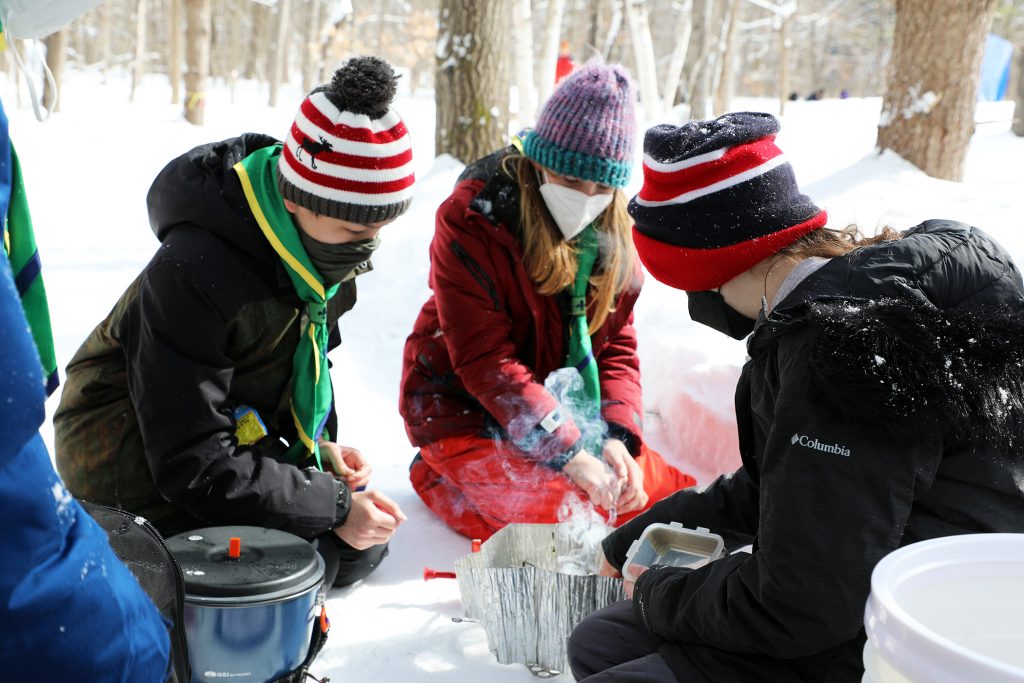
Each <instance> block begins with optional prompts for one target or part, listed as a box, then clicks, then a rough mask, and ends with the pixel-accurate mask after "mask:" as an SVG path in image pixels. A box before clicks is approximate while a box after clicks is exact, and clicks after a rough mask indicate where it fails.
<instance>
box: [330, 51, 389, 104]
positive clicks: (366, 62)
mask: <svg viewBox="0 0 1024 683" xmlns="http://www.w3.org/2000/svg"><path fill="white" fill-rule="evenodd" d="M397 83H398V76H396V75H395V72H394V70H393V69H392V68H391V65H390V64H388V63H387V62H385V61H384V60H383V59H380V58H379V57H353V58H352V59H350V60H348V61H347V62H345V63H344V64H343V65H342V66H341V67H340V68H339V69H338V70H337V71H335V72H334V77H333V78H331V82H330V83H328V84H326V85H324V86H322V87H321V88H319V90H321V91H322V92H323V93H324V94H325V95H326V96H327V99H329V100H330V101H331V103H332V104H334V105H335V106H336V107H338V109H341V110H343V111H350V112H352V113H354V114H366V115H367V116H369V117H370V118H374V119H376V118H380V117H381V116H384V114H386V113H387V111H388V108H389V107H390V106H391V102H392V101H393V100H394V99H395V92H396V91H397Z"/></svg>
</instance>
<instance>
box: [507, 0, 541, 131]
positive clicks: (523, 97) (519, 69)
mask: <svg viewBox="0 0 1024 683" xmlns="http://www.w3.org/2000/svg"><path fill="white" fill-rule="evenodd" d="M512 3H513V4H512V11H513V17H512V26H513V31H514V35H513V38H514V40H515V44H516V45H515V50H516V91H517V92H518V94H519V98H518V99H519V103H518V108H519V127H520V128H522V127H525V126H530V125H533V121H534V118H535V117H536V116H537V90H536V87H537V86H536V85H535V84H534V82H533V7H532V2H531V0H512Z"/></svg>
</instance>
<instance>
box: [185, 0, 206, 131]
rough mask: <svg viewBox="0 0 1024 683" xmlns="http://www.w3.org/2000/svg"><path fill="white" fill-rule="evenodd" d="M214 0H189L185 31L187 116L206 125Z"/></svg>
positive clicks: (192, 121)
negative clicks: (212, 3) (207, 84)
mask: <svg viewBox="0 0 1024 683" xmlns="http://www.w3.org/2000/svg"><path fill="white" fill-rule="evenodd" d="M211 2H212V0H185V15H186V18H187V22H188V27H187V30H186V35H185V66H186V70H185V119H186V120H187V121H188V122H189V123H192V124H194V125H197V126H201V125H203V119H204V115H205V113H206V81H207V79H209V77H210V39H211V37H212V35H213V26H212V7H211Z"/></svg>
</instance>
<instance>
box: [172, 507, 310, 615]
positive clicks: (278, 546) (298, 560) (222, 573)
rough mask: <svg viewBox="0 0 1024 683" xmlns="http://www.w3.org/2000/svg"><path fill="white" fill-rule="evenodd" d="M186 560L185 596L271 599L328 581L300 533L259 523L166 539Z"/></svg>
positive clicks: (196, 598) (179, 557) (222, 599)
mask: <svg viewBox="0 0 1024 683" xmlns="http://www.w3.org/2000/svg"><path fill="white" fill-rule="evenodd" d="M167 547H168V548H170V550H171V553H172V554H173V555H174V557H175V558H176V559H177V560H178V563H179V564H180V565H181V571H182V574H183V575H184V578H185V594H186V598H187V599H189V600H191V601H199V602H202V601H213V602H227V603H235V602H237V603H247V604H248V603H252V602H267V601H273V600H278V599H284V598H288V597H291V596H294V595H297V594H299V593H302V592H304V591H306V590H308V589H310V588H312V587H314V586H316V585H317V584H319V583H320V581H322V580H323V576H324V569H323V562H322V560H320V556H319V555H318V554H317V552H316V550H314V549H313V546H312V545H310V543H309V542H308V541H305V540H303V539H301V538H299V537H298V536H295V535H293V534H289V533H287V532H284V531H278V530H276V529H265V528H263V527H255V526H219V527H207V528H204V529H196V530H194V531H186V532H185V533H181V534H178V535H177V536H172V537H171V538H169V539H167Z"/></svg>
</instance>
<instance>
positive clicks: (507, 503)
mask: <svg viewBox="0 0 1024 683" xmlns="http://www.w3.org/2000/svg"><path fill="white" fill-rule="evenodd" d="M636 462H637V464H638V465H640V469H641V470H643V474H644V491H646V492H647V495H648V496H649V497H650V501H649V502H648V504H647V506H648V507H650V506H651V505H653V504H654V503H656V502H658V501H659V500H661V499H662V498H664V497H665V496H668V495H669V494H672V493H675V492H676V491H678V490H679V489H683V488H686V487H688V486H693V485H694V484H696V483H697V482H696V480H695V479H694V478H693V477H691V476H690V475H688V474H683V473H682V472H680V471H679V470H677V469H676V468H675V467H672V466H671V465H669V464H668V463H666V462H665V461H664V460H663V459H662V457H661V456H660V455H659V454H658V453H657V452H656V451H653V450H651V449H650V448H648V447H647V446H646V445H644V446H643V449H642V451H641V453H640V454H639V455H638V456H637V457H636ZM409 478H410V479H411V480H412V486H413V488H414V489H416V493H418V494H419V496H420V498H421V499H423V502H424V503H426V505H427V507H429V508H430V509H431V510H433V511H434V513H435V514H437V515H438V516H439V517H440V518H441V519H443V520H444V521H445V523H446V524H447V525H448V526H450V527H451V528H452V529H455V530H456V531H458V532H459V533H460V534H462V535H463V536H466V537H468V538H479V539H480V540H487V539H488V538H490V537H491V536H492V535H493V534H494V533H496V532H497V531H498V530H499V529H501V528H502V527H504V526H505V525H506V524H511V523H513V522H519V523H527V524H553V523H555V522H557V521H558V519H557V515H558V510H559V508H560V507H561V505H562V503H563V501H564V500H565V497H566V495H574V496H576V497H577V498H578V499H579V500H581V501H586V500H587V496H586V494H585V493H583V491H582V490H581V489H580V488H578V487H577V486H576V485H575V484H573V483H572V482H571V481H570V480H569V478H568V477H567V476H565V475H564V474H562V473H561V472H556V471H554V470H552V469H551V468H549V467H546V466H545V465H543V464H540V463H538V462H536V461H535V460H532V459H530V457H529V456H528V455H526V454H525V453H523V452H522V451H519V450H518V449H516V448H515V447H514V446H512V445H511V444H510V443H508V442H495V441H494V440H493V439H488V438H483V437H478V436H453V437H449V438H447V439H441V440H440V441H435V442H434V443H432V444H430V445H428V446H423V447H422V448H420V457H419V458H417V459H416V460H415V461H414V462H413V465H412V468H411V469H410V470H409ZM644 509H646V508H644ZM598 512H599V513H601V515H602V516H603V517H605V518H607V517H608V513H607V511H605V510H602V509H600V508H598ZM641 512H643V510H636V511H633V512H629V513H625V514H621V515H618V516H617V517H616V519H615V525H616V526H618V525H619V524H622V523H624V522H628V521H629V520H630V519H632V518H633V517H636V516H637V515H638V514H640V513H641Z"/></svg>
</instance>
